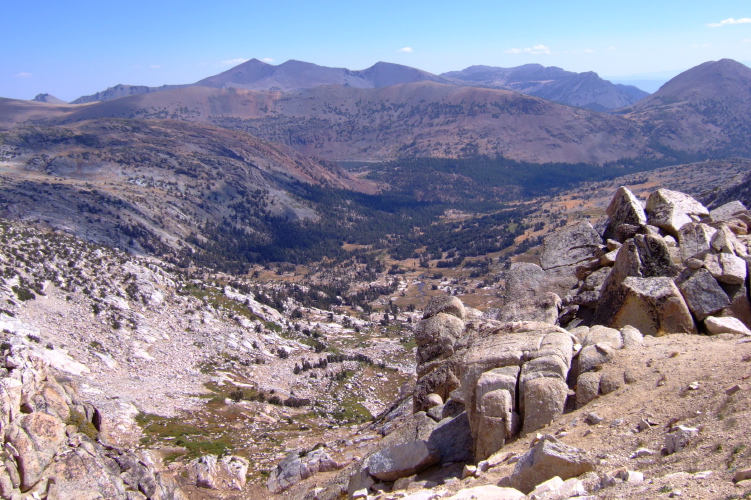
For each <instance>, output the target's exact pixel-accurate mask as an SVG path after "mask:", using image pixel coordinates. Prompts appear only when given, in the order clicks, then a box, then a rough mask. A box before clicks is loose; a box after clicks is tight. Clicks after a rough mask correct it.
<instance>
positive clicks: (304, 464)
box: [266, 449, 341, 493]
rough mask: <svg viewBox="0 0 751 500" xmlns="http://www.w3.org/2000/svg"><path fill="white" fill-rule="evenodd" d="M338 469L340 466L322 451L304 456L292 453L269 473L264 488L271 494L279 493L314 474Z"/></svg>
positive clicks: (315, 451)
mask: <svg viewBox="0 0 751 500" xmlns="http://www.w3.org/2000/svg"><path fill="white" fill-rule="evenodd" d="M339 468H341V466H340V465H339V464H338V463H337V462H336V461H335V460H333V459H332V458H331V457H330V456H329V455H328V453H326V451H325V450H323V449H318V450H314V451H311V452H310V453H307V454H306V455H304V456H301V455H300V453H298V452H293V453H290V454H289V455H288V456H287V458H285V459H284V460H282V461H281V462H280V463H279V464H278V465H277V466H276V468H275V469H274V470H273V471H272V472H271V475H270V476H269V480H268V481H267V483H266V486H267V487H268V489H269V491H271V492H272V493H281V492H282V491H285V490H286V489H288V488H289V487H290V486H292V485H294V484H297V483H299V482H300V481H302V480H304V479H307V478H309V477H311V476H313V475H314V474H317V473H319V472H328V471H332V470H336V469H339Z"/></svg>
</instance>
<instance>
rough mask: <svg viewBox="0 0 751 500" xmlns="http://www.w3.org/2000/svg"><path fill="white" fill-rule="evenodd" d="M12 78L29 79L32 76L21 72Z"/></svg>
mask: <svg viewBox="0 0 751 500" xmlns="http://www.w3.org/2000/svg"><path fill="white" fill-rule="evenodd" d="M13 76H15V77H16V78H31V77H32V76H33V75H32V74H31V73H24V72H21V73H17V74H15V75H13Z"/></svg>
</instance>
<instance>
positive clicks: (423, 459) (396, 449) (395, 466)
mask: <svg viewBox="0 0 751 500" xmlns="http://www.w3.org/2000/svg"><path fill="white" fill-rule="evenodd" d="M439 460H440V453H439V451H438V449H437V448H435V447H434V446H431V445H429V444H428V443H427V442H426V441H412V442H410V443H404V444H398V445H394V446H389V447H388V448H385V449H382V450H379V451H377V452H376V453H374V454H373V455H371V456H370V457H368V460H367V467H368V471H369V472H370V475H371V476H373V477H375V478H377V479H380V480H382V481H395V480H397V479H399V478H400V477H407V476H411V475H412V474H416V473H418V472H421V471H423V470H425V469H427V468H428V467H430V466H431V465H434V464H436V463H438V461H439Z"/></svg>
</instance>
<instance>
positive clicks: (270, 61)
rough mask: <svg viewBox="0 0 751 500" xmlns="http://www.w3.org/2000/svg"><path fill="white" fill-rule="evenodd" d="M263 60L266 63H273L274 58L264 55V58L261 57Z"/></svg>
mask: <svg viewBox="0 0 751 500" xmlns="http://www.w3.org/2000/svg"><path fill="white" fill-rule="evenodd" d="M261 61H263V62H265V63H272V62H274V60H273V59H272V58H270V57H264V58H263V59H261Z"/></svg>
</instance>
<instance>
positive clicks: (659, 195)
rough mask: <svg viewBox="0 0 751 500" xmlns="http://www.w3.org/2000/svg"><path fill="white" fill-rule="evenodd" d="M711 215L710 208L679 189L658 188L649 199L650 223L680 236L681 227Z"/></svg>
mask: <svg viewBox="0 0 751 500" xmlns="http://www.w3.org/2000/svg"><path fill="white" fill-rule="evenodd" d="M707 215H709V210H707V208H706V207H705V206H704V205H702V204H701V203H699V202H698V201H696V200H695V199H694V198H693V197H691V196H689V195H687V194H684V193H681V192H679V191H671V190H670V189H658V190H657V191H654V192H653V193H652V194H650V195H649V198H648V199H647V220H648V222H649V224H651V225H653V226H657V227H659V228H661V229H664V230H665V231H666V232H667V233H669V234H671V235H672V236H675V237H678V234H679V231H680V229H681V227H683V226H684V225H685V224H688V223H689V222H696V221H697V220H698V219H699V218H700V217H705V216H707ZM692 216H693V217H692Z"/></svg>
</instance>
